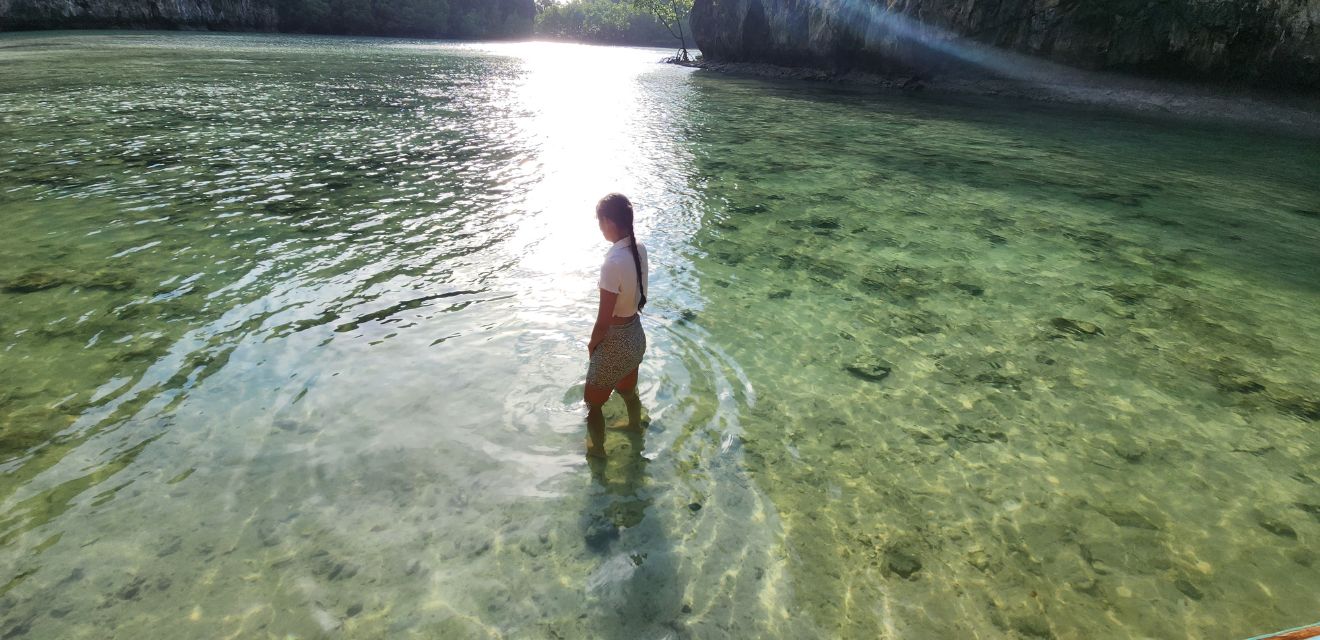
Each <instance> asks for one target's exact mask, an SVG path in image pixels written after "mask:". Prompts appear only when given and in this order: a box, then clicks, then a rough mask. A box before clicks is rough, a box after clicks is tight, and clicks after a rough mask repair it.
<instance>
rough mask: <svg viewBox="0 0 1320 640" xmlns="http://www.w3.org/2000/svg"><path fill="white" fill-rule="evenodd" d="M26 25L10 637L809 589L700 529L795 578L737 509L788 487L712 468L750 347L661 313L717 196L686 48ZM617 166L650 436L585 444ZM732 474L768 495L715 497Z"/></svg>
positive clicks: (19, 138) (653, 610) (659, 620)
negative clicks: (681, 64) (738, 370)
mask: <svg viewBox="0 0 1320 640" xmlns="http://www.w3.org/2000/svg"><path fill="white" fill-rule="evenodd" d="M5 43H6V47H5V49H4V54H3V56H5V57H4V58H3V60H4V61H5V62H7V63H9V64H8V65H7V67H6V69H7V71H6V75H5V78H4V85H5V92H4V93H3V94H0V95H3V97H2V98H0V101H3V110H2V111H3V113H4V117H3V120H0V122H2V123H3V134H4V137H5V139H6V140H9V141H12V144H10V145H7V146H6V148H5V149H4V150H3V151H0V154H3V155H0V181H2V183H0V184H2V185H3V189H0V207H2V208H3V210H4V212H5V218H6V225H7V231H8V233H7V234H6V235H5V236H4V237H3V238H2V239H0V253H3V255H4V256H5V257H6V259H5V261H4V263H3V266H2V267H0V270H2V271H0V281H3V282H4V286H5V290H4V291H3V292H2V293H0V296H2V297H3V299H4V304H3V305H0V331H3V335H4V359H3V360H2V361H0V370H2V371H3V376H4V379H5V389H4V391H3V395H0V416H3V420H4V429H3V432H2V433H3V441H2V444H3V454H4V455H3V459H4V462H3V464H4V473H5V475H4V476H3V480H0V482H2V483H3V484H2V486H0V495H2V496H3V500H4V509H3V513H4V516H3V521H2V522H0V536H3V540H4V542H5V547H4V548H5V551H4V552H3V556H2V557H3V567H4V571H5V574H4V575H0V583H3V584H4V587H3V592H0V616H3V618H0V620H3V625H4V626H3V629H0V633H4V634H6V635H7V636H15V635H22V634H25V633H30V634H32V635H33V636H34V637H76V636H80V635H97V630H98V629H102V628H106V627H107V626H108V627H112V628H115V629H116V630H117V633H122V634H124V635H134V636H137V637H177V636H178V634H179V630H180V629H186V630H187V631H185V633H186V634H187V635H200V636H211V635H214V636H231V637H233V636H252V635H267V634H269V635H278V636H283V635H284V634H294V635H297V636H303V637H308V636H316V635H319V634H323V633H326V632H330V631H333V630H340V631H342V632H345V633H347V634H349V635H351V636H361V637H380V636H382V635H392V636H393V635H401V634H417V635H421V636H425V637H464V636H485V635H503V634H514V635H547V636H559V637H577V636H582V635H584V634H592V635H605V636H616V635H620V634H622V633H623V632H624V630H628V631H627V632H628V633H634V632H646V630H648V629H649V630H651V631H650V632H648V633H649V634H650V635H663V634H667V633H672V632H673V630H675V629H690V630H700V629H715V628H717V626H718V628H735V629H746V630H748V633H755V632H756V631H755V630H756V629H761V630H764V629H766V627H765V625H766V624H768V622H767V620H769V618H768V617H767V612H773V613H774V616H776V617H782V616H783V615H784V612H785V611H787V602H788V600H787V598H788V597H789V596H788V595H787V593H786V592H784V593H782V594H780V595H776V596H775V597H771V598H765V599H760V600H758V601H757V602H755V603H753V604H751V605H750V606H749V604H748V603H747V602H746V601H745V599H744V590H742V589H739V588H736V587H735V586H734V585H732V584H729V583H728V582H727V580H726V577H727V576H728V575H737V573H738V572H739V571H740V569H739V568H738V567H737V565H736V564H733V563H731V562H730V560H731V559H730V558H729V557H725V556H722V555H720V554H715V553H706V552H705V551H704V550H706V549H709V548H711V545H714V544H719V545H721V548H723V549H726V550H741V553H742V557H744V558H757V559H759V564H761V565H764V566H766V567H771V568H774V567H778V568H779V569H778V572H777V573H776V574H775V575H780V576H782V575H784V571H783V570H782V565H783V559H782V558H777V557H775V556H773V555H772V554H773V549H774V539H775V536H776V530H775V529H774V527H773V526H772V525H773V520H772V519H771V520H769V521H768V524H769V525H771V526H767V527H766V528H765V529H764V530H763V531H757V532H754V535H752V536H747V535H745V534H744V533H742V532H738V531H736V530H734V529H733V528H732V527H731V526H730V524H729V523H731V522H739V521H742V520H744V515H743V514H746V513H749V512H750V510H752V509H760V510H764V509H765V508H766V506H765V503H764V500H763V498H762V497H760V496H759V494H757V493H756V492H755V489H754V488H752V487H751V486H750V485H748V484H746V481H745V479H742V480H739V481H738V482H742V483H743V484H741V485H737V486H733V487H731V488H729V489H718V487H721V486H723V485H724V484H727V483H730V482H733V480H732V478H733V477H735V476H738V473H739V472H738V471H737V470H736V469H735V468H722V469H714V468H711V466H712V463H713V461H718V460H720V459H722V456H723V455H725V454H721V453H720V452H719V450H718V442H719V440H720V436H719V433H720V432H719V429H722V428H724V426H723V423H720V424H709V423H707V422H706V421H705V420H706V418H707V417H708V413H707V412H708V411H709V408H708V407H707V402H706V400H705V398H708V397H710V391H709V389H710V388H712V387H713V386H714V385H717V384H722V382H721V381H722V380H723V376H724V375H725V372H724V371H723V370H722V369H715V368H706V367H705V363H702V362H695V363H689V362H688V360H689V359H690V358H688V357H687V356H680V355H678V353H679V352H682V353H684V354H701V353H704V351H703V349H704V347H702V346H701V345H700V344H699V343H694V342H691V341H685V339H684V338H682V337H680V334H675V335H674V336H673V337H669V335H668V326H669V324H670V322H671V319H670V318H669V316H671V315H675V314H676V310H677V309H679V308H686V307H688V306H693V305H695V304H697V302H696V299H695V297H694V296H695V293H694V289H693V284H692V283H693V281H694V278H693V276H692V275H691V274H690V273H689V269H688V268H687V267H686V266H685V261H684V259H683V258H682V257H681V254H680V252H679V249H680V248H681V247H682V245H683V243H684V242H685V241H686V239H687V238H688V237H690V236H691V234H692V232H693V231H694V229H695V225H696V224H697V221H698V220H699V214H698V213H697V212H694V211H691V210H689V209H688V208H687V207H689V206H690V203H692V202H695V199H694V198H693V197H692V194H691V191H690V187H689V186H688V184H687V180H686V174H685V173H684V172H683V171H684V170H683V169H682V160H681V159H682V158H683V154H684V152H683V151H682V149H681V147H680V146H679V143H680V142H681V139H680V138H679V137H676V136H673V135H670V133H669V132H671V131H673V130H675V129H677V128H678V127H677V125H675V124H674V123H673V122H672V120H671V119H673V118H676V117H678V115H677V114H678V110H679V109H681V107H682V104H683V101H684V100H685V99H686V98H685V96H686V91H687V89H686V88H685V87H686V82H687V75H688V72H687V71H686V70H682V69H677V68H670V67H662V66H659V65H655V64H653V63H654V60H656V59H658V58H659V57H660V55H661V54H662V52H658V51H648V50H598V49H592V48H586V47H572V46H562V45H499V46H491V47H485V46H471V45H443V46H435V45H414V44H409V43H400V42H388V41H356V40H348V39H318V38H271V37H251V36H181V35H164V36H162V35H152V36H113V37H110V36H101V35H78V36H64V37H50V36H7V37H6V39H5ZM583 59H599V60H600V61H601V62H600V63H599V66H598V69H599V70H600V71H601V73H599V74H597V75H598V76H599V77H591V76H588V75H585V74H582V73H580V61H581V60H583ZM588 78H590V79H588ZM671 107H672V108H673V109H672V110H671ZM676 159H677V160H676ZM676 161H677V162H679V165H678V166H677V168H676V166H675V164H674V163H675V162H676ZM613 190H619V191H626V192H628V193H629V194H631V195H633V196H634V198H636V199H637V200H638V201H639V202H642V203H646V206H645V207H644V209H643V214H644V217H643V223H642V225H641V228H642V230H643V231H642V233H643V234H644V235H648V236H651V237H653V239H652V240H650V241H649V244H650V245H651V246H652V248H653V249H652V251H653V254H654V255H656V256H657V264H660V259H663V264H664V265H666V266H665V271H664V272H660V273H657V274H655V276H653V280H652V282H653V286H656V287H657V290H660V288H663V289H664V290H666V291H667V295H666V297H667V302H666V304H657V305H655V306H656V311H655V313H653V314H652V318H651V319H650V320H649V321H648V322H649V323H650V331H651V334H652V336H653V344H652V356H651V359H650V360H649V361H648V363H647V365H646V371H645V378H646V380H645V382H644V386H643V387H642V391H643V393H644V394H645V396H646V399H647V402H648V405H649V406H652V407H654V408H655V410H654V411H653V414H652V417H653V420H654V426H653V432H652V434H651V435H650V436H649V437H648V439H647V442H646V443H645V444H643V443H642V442H641V441H640V440H637V441H630V440H628V438H627V437H625V436H622V435H618V434H611V436H610V445H609V446H610V447H611V449H617V450H618V451H617V453H618V455H617V456H616V458H617V461H611V463H610V464H609V465H608V466H607V467H606V468H604V469H601V470H599V473H596V474H594V475H593V473H591V472H589V469H588V468H587V466H586V463H585V461H584V460H583V459H582V456H581V452H580V451H579V450H578V445H579V443H580V442H581V440H582V433H583V427H582V413H581V407H580V401H579V400H578V399H579V398H580V397H581V390H580V388H575V387H574V385H578V384H580V381H581V378H582V376H583V374H584V372H585V365H586V359H585V355H586V354H585V351H586V350H585V342H586V336H587V334H588V332H589V330H590V322H591V319H592V311H593V309H594V307H593V304H594V302H593V300H592V297H591V296H592V294H593V293H594V286H593V283H594V281H595V274H594V269H595V268H596V266H597V264H598V261H599V257H600V255H601V254H602V253H603V251H604V249H605V248H606V247H605V246H602V245H601V244H600V242H599V234H598V232H597V230H596V228H595V221H594V216H593V215H592V212H593V209H592V205H593V204H594V202H595V200H596V198H598V197H599V195H600V194H602V193H605V192H608V191H613ZM656 229H664V230H665V233H664V234H656V233H655V230H656ZM670 354H673V355H670ZM614 411H616V408H615V407H613V405H610V407H609V408H607V412H614ZM734 419H736V418H732V417H731V418H730V420H734ZM630 447H631V450H630ZM641 447H646V448H647V450H646V451H641V450H639V449H640V448H641ZM625 451H626V452H627V453H626V454H625ZM643 455H645V457H641V456H643ZM648 460H652V461H650V462H648ZM716 493H720V494H722V495H725V494H727V495H731V496H741V497H740V498H739V500H741V501H742V502H741V503H740V506H736V507H731V508H729V509H727V510H720V509H708V510H706V511H704V512H701V513H698V512H695V511H693V510H691V509H689V508H688V505H689V504H692V503H694V502H696V501H700V500H704V499H705V497H706V496H709V495H712V494H716ZM763 517H764V516H763ZM730 572H732V573H730ZM587 613H590V615H586V614H587ZM179 625H190V626H184V627H180V626H179Z"/></svg>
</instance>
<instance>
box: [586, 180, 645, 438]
mask: <svg viewBox="0 0 1320 640" xmlns="http://www.w3.org/2000/svg"><path fill="white" fill-rule="evenodd" d="M596 222H597V223H598V224H599V225H600V232H601V234H602V235H604V236H605V239H606V240H608V241H610V242H613V243H614V246H612V247H610V250H609V251H608V252H606V254H605V264H603V265H601V267H600V282H599V283H598V284H599V286H600V308H599V310H598V311H597V312H596V326H595V327H593V328H592V330H591V341H590V342H588V343H587V352H588V353H589V354H591V365H590V366H589V367H588V368H587V390H586V393H585V394H584V399H585V400H586V401H587V432H588V433H589V434H590V436H591V437H590V439H589V440H587V455H588V456H593V457H599V458H603V457H605V415H604V414H602V413H601V405H604V404H605V401H606V400H609V399H610V392H611V391H618V392H619V395H621V396H623V402H624V404H626V405H628V426H627V428H629V429H636V430H639V431H640V430H641V428H642V401H641V398H639V397H637V367H638V366H639V365H641V363H642V355H643V354H645V353H646V333H645V332H644V331H642V321H641V317H640V312H641V310H642V307H645V306H646V281H647V263H646V247H645V246H643V245H642V243H640V242H638V241H637V238H636V237H635V236H634V235H633V208H632V203H631V202H628V198H627V197H626V196H624V195H623V194H620V193H611V194H609V195H607V196H605V197H604V198H601V199H600V202H598V203H596Z"/></svg>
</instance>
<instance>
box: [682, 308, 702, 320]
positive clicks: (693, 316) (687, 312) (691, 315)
mask: <svg viewBox="0 0 1320 640" xmlns="http://www.w3.org/2000/svg"><path fill="white" fill-rule="evenodd" d="M678 317H679V320H681V321H683V322H696V321H697V312H696V311H693V310H691V309H684V310H683V311H682V313H680V314H678Z"/></svg>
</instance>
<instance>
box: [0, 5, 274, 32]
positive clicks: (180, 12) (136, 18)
mask: <svg viewBox="0 0 1320 640" xmlns="http://www.w3.org/2000/svg"><path fill="white" fill-rule="evenodd" d="M278 26H279V25H278V18H277V15H276V11H275V6H274V5H273V4H272V3H270V2H261V1H257V0H131V1H126V0H0V31H10V30H27V29H87V28H91V29H95V28H129V29H215V30H221V31H274V30H275V29H276V28H277V27H278Z"/></svg>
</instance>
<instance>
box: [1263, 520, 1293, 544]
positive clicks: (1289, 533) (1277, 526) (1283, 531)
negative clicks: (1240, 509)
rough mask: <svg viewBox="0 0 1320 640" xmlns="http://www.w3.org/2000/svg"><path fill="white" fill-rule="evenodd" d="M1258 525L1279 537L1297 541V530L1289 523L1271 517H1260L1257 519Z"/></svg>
mask: <svg viewBox="0 0 1320 640" xmlns="http://www.w3.org/2000/svg"><path fill="white" fill-rule="evenodd" d="M1256 524H1258V525H1260V528H1262V529H1264V530H1266V531H1268V532H1270V533H1272V534H1274V535H1276V536H1279V537H1280V538H1288V539H1289V540H1296V539H1297V530H1296V529H1293V528H1292V527H1291V526H1289V525H1288V523H1286V522H1283V521H1282V520H1278V519H1275V518H1272V517H1269V516H1259V517H1258V518H1257V519H1256Z"/></svg>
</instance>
